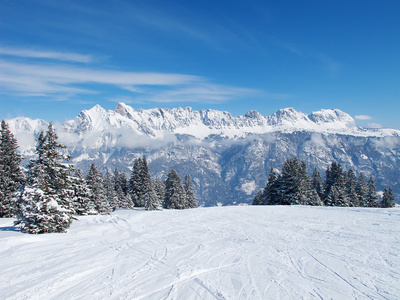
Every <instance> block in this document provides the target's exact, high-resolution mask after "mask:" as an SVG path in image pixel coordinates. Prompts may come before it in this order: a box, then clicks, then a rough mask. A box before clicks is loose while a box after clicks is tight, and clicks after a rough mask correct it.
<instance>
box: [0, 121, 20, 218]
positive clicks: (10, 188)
mask: <svg viewBox="0 0 400 300" xmlns="http://www.w3.org/2000/svg"><path fill="white" fill-rule="evenodd" d="M17 149H18V144H17V140H16V139H15V138H14V135H13V134H12V133H11V131H10V129H9V126H8V124H7V123H6V122H5V121H4V120H3V121H2V122H1V132H0V218H9V217H12V216H13V215H14V214H15V201H14V199H15V198H16V196H17V192H18V189H19V187H20V185H21V184H22V183H23V180H24V175H23V172H22V169H21V167H20V163H21V160H22V159H21V155H20V154H19V153H18V152H17Z"/></svg>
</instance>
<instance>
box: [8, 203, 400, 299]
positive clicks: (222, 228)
mask: <svg viewBox="0 0 400 300" xmlns="http://www.w3.org/2000/svg"><path fill="white" fill-rule="evenodd" d="M12 223H13V219H0V267H1V271H0V272H1V276H0V295H1V299H41V300H43V299H315V298H316V299H330V298H332V299H351V298H356V299H400V285H399V282H400V210H399V209H398V208H393V209H369V208H363V209H361V208H327V207H307V206H285V207H284V206H248V207H246V206H236V207H215V208H199V209H191V210H182V211H174V210H164V211H152V212H150V211H142V210H121V211H116V212H114V213H112V214H111V215H109V216H85V217H79V220H77V221H74V223H73V225H72V227H71V229H70V230H69V231H68V233H66V234H45V235H28V234H23V233H20V232H18V231H15V228H13V227H12Z"/></svg>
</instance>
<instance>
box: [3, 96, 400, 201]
mask: <svg viewBox="0 0 400 300" xmlns="http://www.w3.org/2000/svg"><path fill="white" fill-rule="evenodd" d="M7 122H8V124H9V125H10V129H11V131H12V132H13V133H14V135H15V137H16V138H17V140H18V141H19V146H20V148H19V149H20V151H21V153H22V154H23V156H24V157H25V158H26V160H27V159H29V158H30V157H33V155H34V149H35V137H36V136H37V134H38V133H39V132H40V131H41V130H46V127H47V125H48V124H47V122H45V121H43V120H40V119H35V120H33V119H29V118H25V117H18V118H14V119H10V120H7ZM54 127H55V129H56V132H57V134H58V136H59V138H60V142H62V143H63V144H65V145H66V146H67V147H68V148H67V149H68V150H67V151H68V152H69V154H70V155H71V157H72V160H71V161H72V163H74V164H75V166H76V167H78V168H81V169H82V170H83V172H85V171H87V170H88V168H89V166H90V164H91V163H92V162H95V163H96V165H97V166H98V167H99V168H100V169H103V170H105V169H109V170H110V171H113V170H114V168H118V169H119V170H120V171H124V172H126V173H127V175H128V176H130V171H131V168H132V165H133V161H134V159H135V158H137V157H138V156H142V155H146V157H147V159H148V162H149V166H150V170H151V172H152V175H153V176H155V177H161V178H163V177H165V175H166V173H167V172H168V171H169V170H170V169H171V168H174V169H176V170H177V171H178V173H180V174H181V175H182V176H184V175H185V174H190V175H191V177H192V179H193V181H194V186H195V190H196V195H197V199H198V201H199V204H200V205H205V206H214V205H231V204H240V203H251V201H252V199H253V198H254V195H255V193H256V192H257V191H258V190H259V189H261V188H262V187H264V186H265V183H266V180H267V177H268V173H269V170H270V168H271V167H274V168H277V169H280V168H281V167H282V165H283V163H284V161H285V160H286V158H288V157H293V156H297V157H298V158H299V159H302V160H304V161H305V162H306V164H307V166H308V168H309V172H311V171H312V169H313V168H314V167H317V168H318V169H319V170H320V172H321V174H324V172H325V169H326V166H327V165H328V164H330V163H331V162H332V161H337V162H339V163H341V165H342V166H343V168H344V169H345V170H348V169H349V168H353V169H354V171H355V172H356V173H357V174H358V173H359V172H361V171H362V172H364V174H365V175H366V176H373V177H374V178H375V179H376V184H377V188H378V189H381V190H382V189H383V188H384V187H389V186H390V187H392V189H393V192H394V193H395V195H396V196H397V197H396V198H397V199H398V196H399V195H400V182H399V177H400V176H399V175H400V171H399V166H400V130H396V129H366V128H362V127H359V126H357V125H356V123H355V121H354V119H353V118H352V117H351V116H350V115H349V114H347V113H345V112H342V111H341V110H338V109H323V110H320V111H317V112H312V113H311V114H308V115H307V114H305V113H302V112H298V111H296V110H294V109H293V108H285V109H281V110H279V111H277V112H275V113H274V114H272V115H271V116H263V115H261V114H260V113H258V112H257V111H249V112H248V113H246V114H245V115H243V116H237V117H235V116H233V115H232V114H230V113H229V112H224V111H217V110H210V109H209V110H201V111H195V110H193V109H192V108H190V107H187V108H177V109H160V108H153V109H147V110H144V109H139V110H135V109H134V108H132V107H131V106H129V105H126V104H124V103H118V105H117V106H116V107H115V109H114V110H109V111H106V110H105V109H103V108H102V107H101V106H99V105H96V106H94V107H93V108H92V109H89V110H83V111H82V112H81V113H80V114H79V115H78V116H77V117H75V118H74V119H73V120H70V121H67V122H64V123H62V124H61V123H54Z"/></svg>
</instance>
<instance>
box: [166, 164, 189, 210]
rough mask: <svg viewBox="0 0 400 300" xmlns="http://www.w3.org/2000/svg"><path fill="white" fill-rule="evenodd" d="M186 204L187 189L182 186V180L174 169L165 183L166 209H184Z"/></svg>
mask: <svg viewBox="0 0 400 300" xmlns="http://www.w3.org/2000/svg"><path fill="white" fill-rule="evenodd" d="M185 202H186V194H185V189H184V188H183V186H182V182H181V178H180V177H179V175H178V173H176V171H175V170H174V169H172V170H171V171H170V172H169V173H168V176H167V180H166V181H165V199H164V208H167V209H168V208H171V209H184V208H186V207H185Z"/></svg>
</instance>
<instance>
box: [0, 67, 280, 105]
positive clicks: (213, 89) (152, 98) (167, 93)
mask: <svg viewBox="0 0 400 300" xmlns="http://www.w3.org/2000/svg"><path fill="white" fill-rule="evenodd" d="M94 84H95V85H96V86H95V87H94ZM102 85H103V86H102ZM104 86H112V87H114V88H117V89H120V90H121V91H122V90H123V91H129V92H132V96H134V97H131V99H130V100H131V101H126V102H129V103H133V102H141V103H144V102H156V103H162V102H183V101H185V102H208V103H215V102H223V101H228V100H231V99H235V98H238V97H243V96H246V95H251V94H254V93H257V92H259V91H256V90H254V89H246V88H240V87H232V86H225V85H218V84H213V83H210V82H208V80H207V79H206V78H204V77H200V76H194V75H186V74H174V73H156V72H153V73H149V72H148V73H146V72H126V71H115V70H105V69H94V68H90V67H76V66H69V65H65V64H60V63H53V64H43V63H42V64H34V63H16V62H9V61H6V60H0V87H2V91H1V92H2V93H3V94H5V93H11V94H16V95H19V96H29V97H33V96H38V97H48V98H49V99H51V100H53V101H57V100H58V101H60V99H64V100H67V99H68V98H69V97H72V96H75V95H79V94H95V93H100V91H101V90H102V89H103V88H104ZM279 95H281V94H279ZM125 97H126V96H125Z"/></svg>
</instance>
